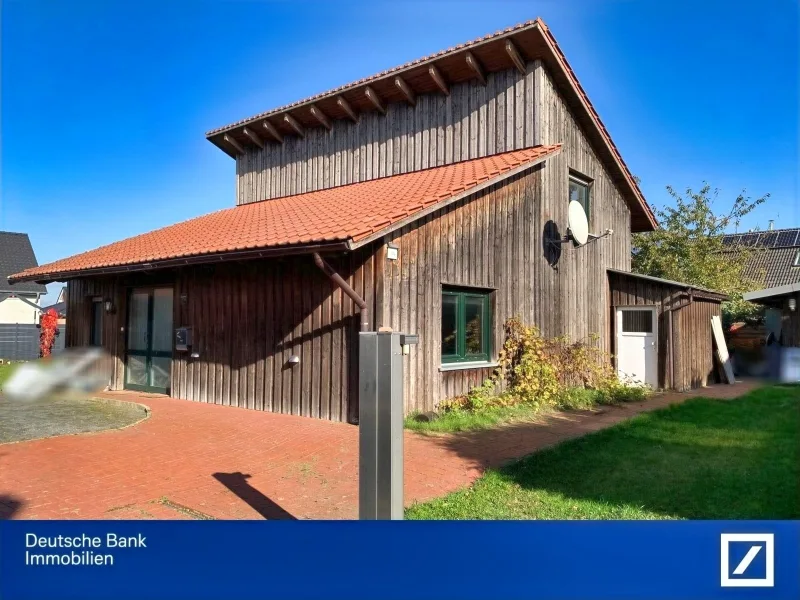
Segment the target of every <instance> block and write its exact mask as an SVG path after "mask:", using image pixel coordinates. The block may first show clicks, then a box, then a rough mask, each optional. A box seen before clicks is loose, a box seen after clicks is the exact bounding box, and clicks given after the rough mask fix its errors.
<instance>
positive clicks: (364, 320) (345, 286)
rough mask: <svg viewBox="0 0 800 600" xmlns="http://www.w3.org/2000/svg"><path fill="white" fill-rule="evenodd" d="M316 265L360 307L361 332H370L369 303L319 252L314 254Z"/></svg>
mask: <svg viewBox="0 0 800 600" xmlns="http://www.w3.org/2000/svg"><path fill="white" fill-rule="evenodd" d="M313 256H314V264H316V265H317V266H318V267H319V268H320V269H321V270H322V271H323V272H324V273H325V275H327V276H328V277H330V278H331V280H332V281H333V282H334V283H335V284H336V285H338V286H339V287H340V288H342V291H343V292H344V293H345V294H347V295H348V296H350V298H351V299H352V300H353V302H355V303H356V305H357V306H358V308H359V310H360V313H361V331H369V308H367V303H366V302H364V299H363V298H362V297H361V296H359V295H358V294H357V293H356V291H355V290H354V289H353V288H351V287H350V284H349V283H347V282H346V281H345V280H344V278H342V276H341V275H339V274H338V273H337V272H336V271H334V270H333V267H331V266H330V265H329V264H328V263H327V262H325V259H324V258H322V257H321V256H320V255H319V253H318V252H314V254H313Z"/></svg>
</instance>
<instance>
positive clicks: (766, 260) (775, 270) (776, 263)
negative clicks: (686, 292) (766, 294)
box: [722, 227, 800, 289]
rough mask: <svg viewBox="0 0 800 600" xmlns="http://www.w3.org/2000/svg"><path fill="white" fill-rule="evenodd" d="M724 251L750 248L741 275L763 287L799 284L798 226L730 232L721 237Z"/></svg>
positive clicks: (799, 229)
mask: <svg viewBox="0 0 800 600" xmlns="http://www.w3.org/2000/svg"><path fill="white" fill-rule="evenodd" d="M722 243H723V244H724V245H725V249H726V251H729V252H735V251H736V250H737V249H738V248H746V249H747V250H748V251H752V255H751V257H750V259H749V260H748V263H747V265H746V267H745V271H744V273H743V275H744V276H745V277H747V278H748V279H752V280H754V281H757V282H759V283H760V284H761V286H762V287H763V288H764V289H769V288H774V287H778V286H781V285H790V284H793V283H800V227H795V228H792V229H771V230H767V231H754V232H748V233H732V234H729V235H726V236H724V237H723V238H722Z"/></svg>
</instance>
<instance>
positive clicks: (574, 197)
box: [569, 172, 592, 219]
mask: <svg viewBox="0 0 800 600" xmlns="http://www.w3.org/2000/svg"><path fill="white" fill-rule="evenodd" d="M591 191H592V182H591V181H590V180H589V179H586V178H585V177H582V176H581V175H578V174H577V173H572V172H570V174H569V201H570V202H572V201H575V202H578V203H579V204H580V205H581V206H583V211H584V212H585V213H586V218H587V219H588V218H589V215H590V214H591V213H590V212H589V207H590V204H591Z"/></svg>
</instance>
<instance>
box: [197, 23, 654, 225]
mask: <svg viewBox="0 0 800 600" xmlns="http://www.w3.org/2000/svg"><path fill="white" fill-rule="evenodd" d="M515 59H516V61H520V60H521V61H522V62H526V61H532V60H535V59H541V60H542V61H543V63H544V64H545V65H546V66H547V68H548V71H549V72H550V74H551V76H552V78H553V81H554V83H555V85H556V86H557V88H558V90H559V92H560V93H561V94H562V95H563V97H564V100H565V101H566V103H567V104H568V105H569V107H570V109H571V110H572V111H573V113H574V115H575V117H576V119H577V120H578V122H579V123H580V124H581V126H582V127H583V128H584V130H585V131H586V135H587V137H588V138H589V139H590V141H591V142H592V143H593V145H594V146H595V148H596V151H597V153H598V156H599V157H600V159H601V160H602V161H603V162H604V164H605V165H606V168H607V169H608V170H609V173H610V174H611V177H612V178H613V179H614V181H615V183H616V184H617V185H618V186H619V187H620V189H621V191H622V194H623V197H624V198H625V200H626V202H627V203H628V206H629V208H630V210H631V229H632V230H633V231H651V230H653V229H655V228H656V227H657V226H658V221H657V220H656V217H655V214H654V213H653V211H652V209H651V208H650V206H649V205H648V204H647V201H646V200H645V198H644V195H643V194H642V191H641V190H640V189H639V185H638V184H637V183H636V180H635V179H634V178H633V175H632V174H631V172H630V169H628V166H627V165H626V164H625V161H624V160H623V159H622V155H621V154H620V152H619V150H618V149H617V147H616V145H614V142H613V141H612V139H611V135H610V134H609V133H608V130H607V129H606V127H605V125H604V124H603V122H602V121H601V120H600V115H599V114H598V113H597V110H596V109H595V108H594V106H593V105H592V103H591V101H590V100H589V97H588V96H587V94H586V92H585V91H584V89H583V87H582V86H581V84H580V82H579V81H578V78H577V77H576V75H575V72H574V71H573V70H572V67H571V66H570V64H569V63H568V62H567V58H566V56H565V55H564V52H563V51H562V50H561V48H560V47H559V45H558V42H556V39H555V37H553V34H552V33H551V32H550V30H549V28H548V27H547V25H546V24H545V23H544V21H543V20H542V19H541V18H537V19H535V20H533V21H527V22H525V23H520V24H518V25H515V26H513V27H509V28H507V29H504V30H502V31H498V32H496V33H494V34H491V35H486V36H484V37H481V38H478V39H475V40H472V41H469V42H466V43H463V44H459V45H457V46H454V47H452V48H448V49H447V50H443V51H441V52H437V53H435V54H431V55H429V56H425V57H423V58H419V59H417V60H413V61H411V62H408V63H406V64H404V65H401V66H398V67H394V68H392V69H388V70H386V71H382V72H380V73H377V74H375V75H372V76H370V77H365V78H363V79H359V80H358V81H354V82H352V83H349V84H347V85H343V86H340V87H337V88H335V89H332V90H329V91H327V92H322V93H320V94H316V95H314V96H311V97H309V98H305V99H303V100H298V101H296V102H292V103H291V104H287V105H285V106H281V107H278V108H274V109H272V110H268V111H266V112H262V113H260V114H257V115H255V116H252V117H249V118H246V119H241V120H239V121H236V122H235V123H231V124H230V125H226V126H224V127H220V128H217V129H213V130H211V131H209V132H208V133H206V137H207V138H208V140H209V141H211V142H212V143H213V144H215V145H216V146H217V147H219V148H220V149H221V150H223V151H224V152H226V153H227V154H229V155H230V156H236V155H237V154H238V150H237V148H248V147H253V144H254V142H253V140H252V138H251V136H250V135H248V133H250V134H251V135H252V134H253V133H255V135H256V136H259V135H262V134H263V135H264V138H265V139H269V138H270V134H269V133H265V132H270V131H275V132H277V133H278V135H279V136H283V135H294V134H295V133H296V131H295V129H294V124H299V125H300V126H301V127H320V126H322V125H321V122H322V121H325V122H327V121H329V120H330V119H349V118H352V115H354V114H356V115H357V114H358V113H360V112H365V111H372V110H377V108H376V106H375V100H373V99H371V98H376V97H377V98H378V99H379V100H378V102H379V103H386V102H403V101H405V95H404V93H403V91H402V90H403V88H404V87H405V88H406V89H409V90H410V91H411V92H412V93H413V94H415V95H416V94H428V93H440V87H439V84H438V83H437V80H436V79H435V78H434V76H433V75H432V73H431V70H432V69H433V70H435V72H436V73H437V74H438V75H437V76H438V77H439V78H440V79H441V81H442V82H444V84H445V85H448V84H453V83H460V82H463V81H468V80H471V79H475V78H477V77H482V76H483V75H482V74H483V73H484V72H496V71H504V70H508V69H514V68H518V67H517V62H516V61H515ZM479 73H480V75H479ZM398 78H399V79H400V80H401V82H398ZM367 92H369V93H370V94H372V96H368V95H367ZM287 117H288V118H287ZM265 128H266V129H265ZM246 129H249V132H246V131H245V130H246Z"/></svg>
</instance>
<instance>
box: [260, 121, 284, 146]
mask: <svg viewBox="0 0 800 600" xmlns="http://www.w3.org/2000/svg"><path fill="white" fill-rule="evenodd" d="M261 124H262V125H263V126H264V129H266V130H267V133H268V134H270V135H271V136H272V137H273V138H275V141H276V142H280V143H281V144H282V143H283V135H281V132H280V131H278V130H277V129H275V125H273V124H272V123H270V122H269V121H263V122H262V123H261Z"/></svg>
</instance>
